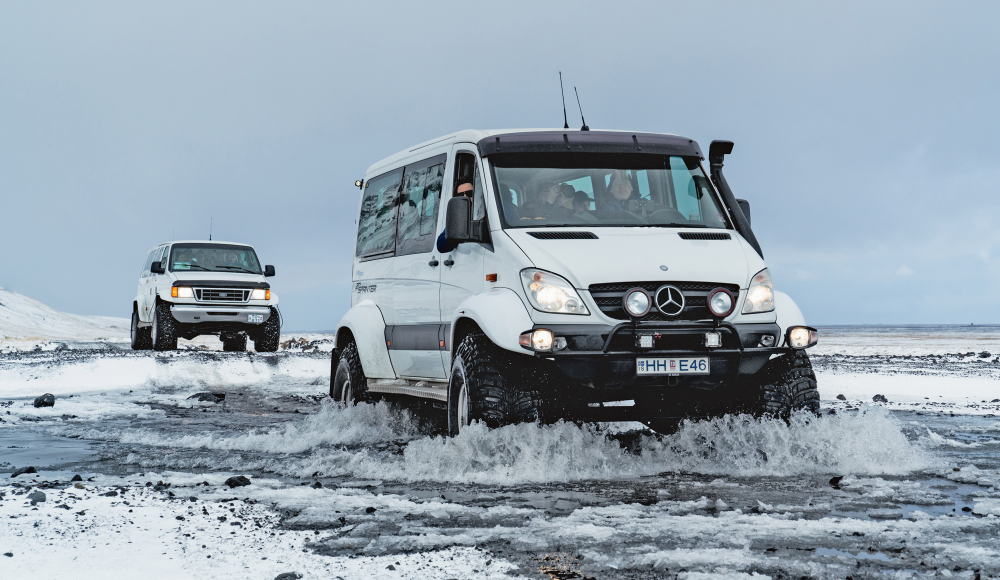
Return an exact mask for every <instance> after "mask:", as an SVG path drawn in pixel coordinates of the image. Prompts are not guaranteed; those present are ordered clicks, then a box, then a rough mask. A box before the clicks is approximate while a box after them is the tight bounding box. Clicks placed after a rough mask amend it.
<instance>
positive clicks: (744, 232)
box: [708, 141, 764, 259]
mask: <svg viewBox="0 0 1000 580" xmlns="http://www.w3.org/2000/svg"><path fill="white" fill-rule="evenodd" d="M732 152H733V142H732V141H712V144H711V145H709V147H708V161H709V163H710V165H711V169H712V183H714V184H715V187H716V189H718V190H719V193H720V194H722V201H723V202H725V204H726V207H727V208H728V209H729V215H731V216H733V221H735V222H736V224H735V225H736V231H737V232H739V234H740V235H741V236H743V239H744V240H746V241H747V243H749V244H750V245H751V246H753V249H755V250H757V254H758V255H760V257H761V259H763V258H764V252H763V251H761V249H760V243H759V242H758V241H757V236H755V235H753V230H751V229H750V220H749V219H747V217H746V216H745V215H743V210H742V209H741V208H740V204H739V201H737V199H736V196H735V195H733V190H731V189H729V183H727V182H726V176H725V175H723V174H722V165H723V161H724V159H725V157H726V155H729V154H730V153H732Z"/></svg>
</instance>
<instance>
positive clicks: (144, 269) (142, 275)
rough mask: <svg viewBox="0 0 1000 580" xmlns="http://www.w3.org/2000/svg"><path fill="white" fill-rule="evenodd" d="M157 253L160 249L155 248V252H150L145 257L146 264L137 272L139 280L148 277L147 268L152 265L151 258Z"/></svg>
mask: <svg viewBox="0 0 1000 580" xmlns="http://www.w3.org/2000/svg"><path fill="white" fill-rule="evenodd" d="M159 251H160V249H159V248H156V249H155V250H151V251H150V252H149V254H147V255H146V263H145V264H144V265H143V266H142V271H141V272H139V277H140V278H145V277H147V276H149V267H150V266H152V265H153V256H154V255H156V253H157V252H159Z"/></svg>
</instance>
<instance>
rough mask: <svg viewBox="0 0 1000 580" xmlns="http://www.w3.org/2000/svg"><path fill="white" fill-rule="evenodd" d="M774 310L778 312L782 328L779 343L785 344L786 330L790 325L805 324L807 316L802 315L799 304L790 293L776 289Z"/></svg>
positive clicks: (779, 323)
mask: <svg viewBox="0 0 1000 580" xmlns="http://www.w3.org/2000/svg"><path fill="white" fill-rule="evenodd" d="M774 311H775V313H776V314H777V320H776V322H777V324H778V327H779V328H781V335H780V337H779V339H778V340H779V343H780V345H781V346H785V331H787V330H788V328H789V327H790V326H805V324H806V317H805V316H803V315H802V311H801V310H799V306H798V304H796V303H795V301H794V300H792V299H791V297H789V296H788V294H785V293H784V292H778V291H777V290H775V291H774Z"/></svg>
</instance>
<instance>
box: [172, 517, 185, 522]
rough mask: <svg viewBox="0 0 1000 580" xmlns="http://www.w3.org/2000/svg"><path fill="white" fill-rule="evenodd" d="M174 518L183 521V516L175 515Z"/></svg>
mask: <svg viewBox="0 0 1000 580" xmlns="http://www.w3.org/2000/svg"><path fill="white" fill-rule="evenodd" d="M174 519H176V520H179V521H182V522H183V521H184V516H177V517H176V518H174Z"/></svg>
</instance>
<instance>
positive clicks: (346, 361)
mask: <svg viewBox="0 0 1000 580" xmlns="http://www.w3.org/2000/svg"><path fill="white" fill-rule="evenodd" d="M336 352H337V351H334V353H336ZM335 362H336V366H335V367H334V369H333V373H331V374H330V397H331V398H332V399H333V400H334V401H337V402H338V403H345V404H347V405H357V404H358V403H365V402H367V401H368V379H367V378H365V371H364V369H363V368H361V356H360V355H358V346H357V345H356V344H354V342H349V343H347V344H346V345H344V348H342V349H340V353H339V355H337V358H336V359H335ZM345 389H346V390H347V392H346V393H345Z"/></svg>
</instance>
